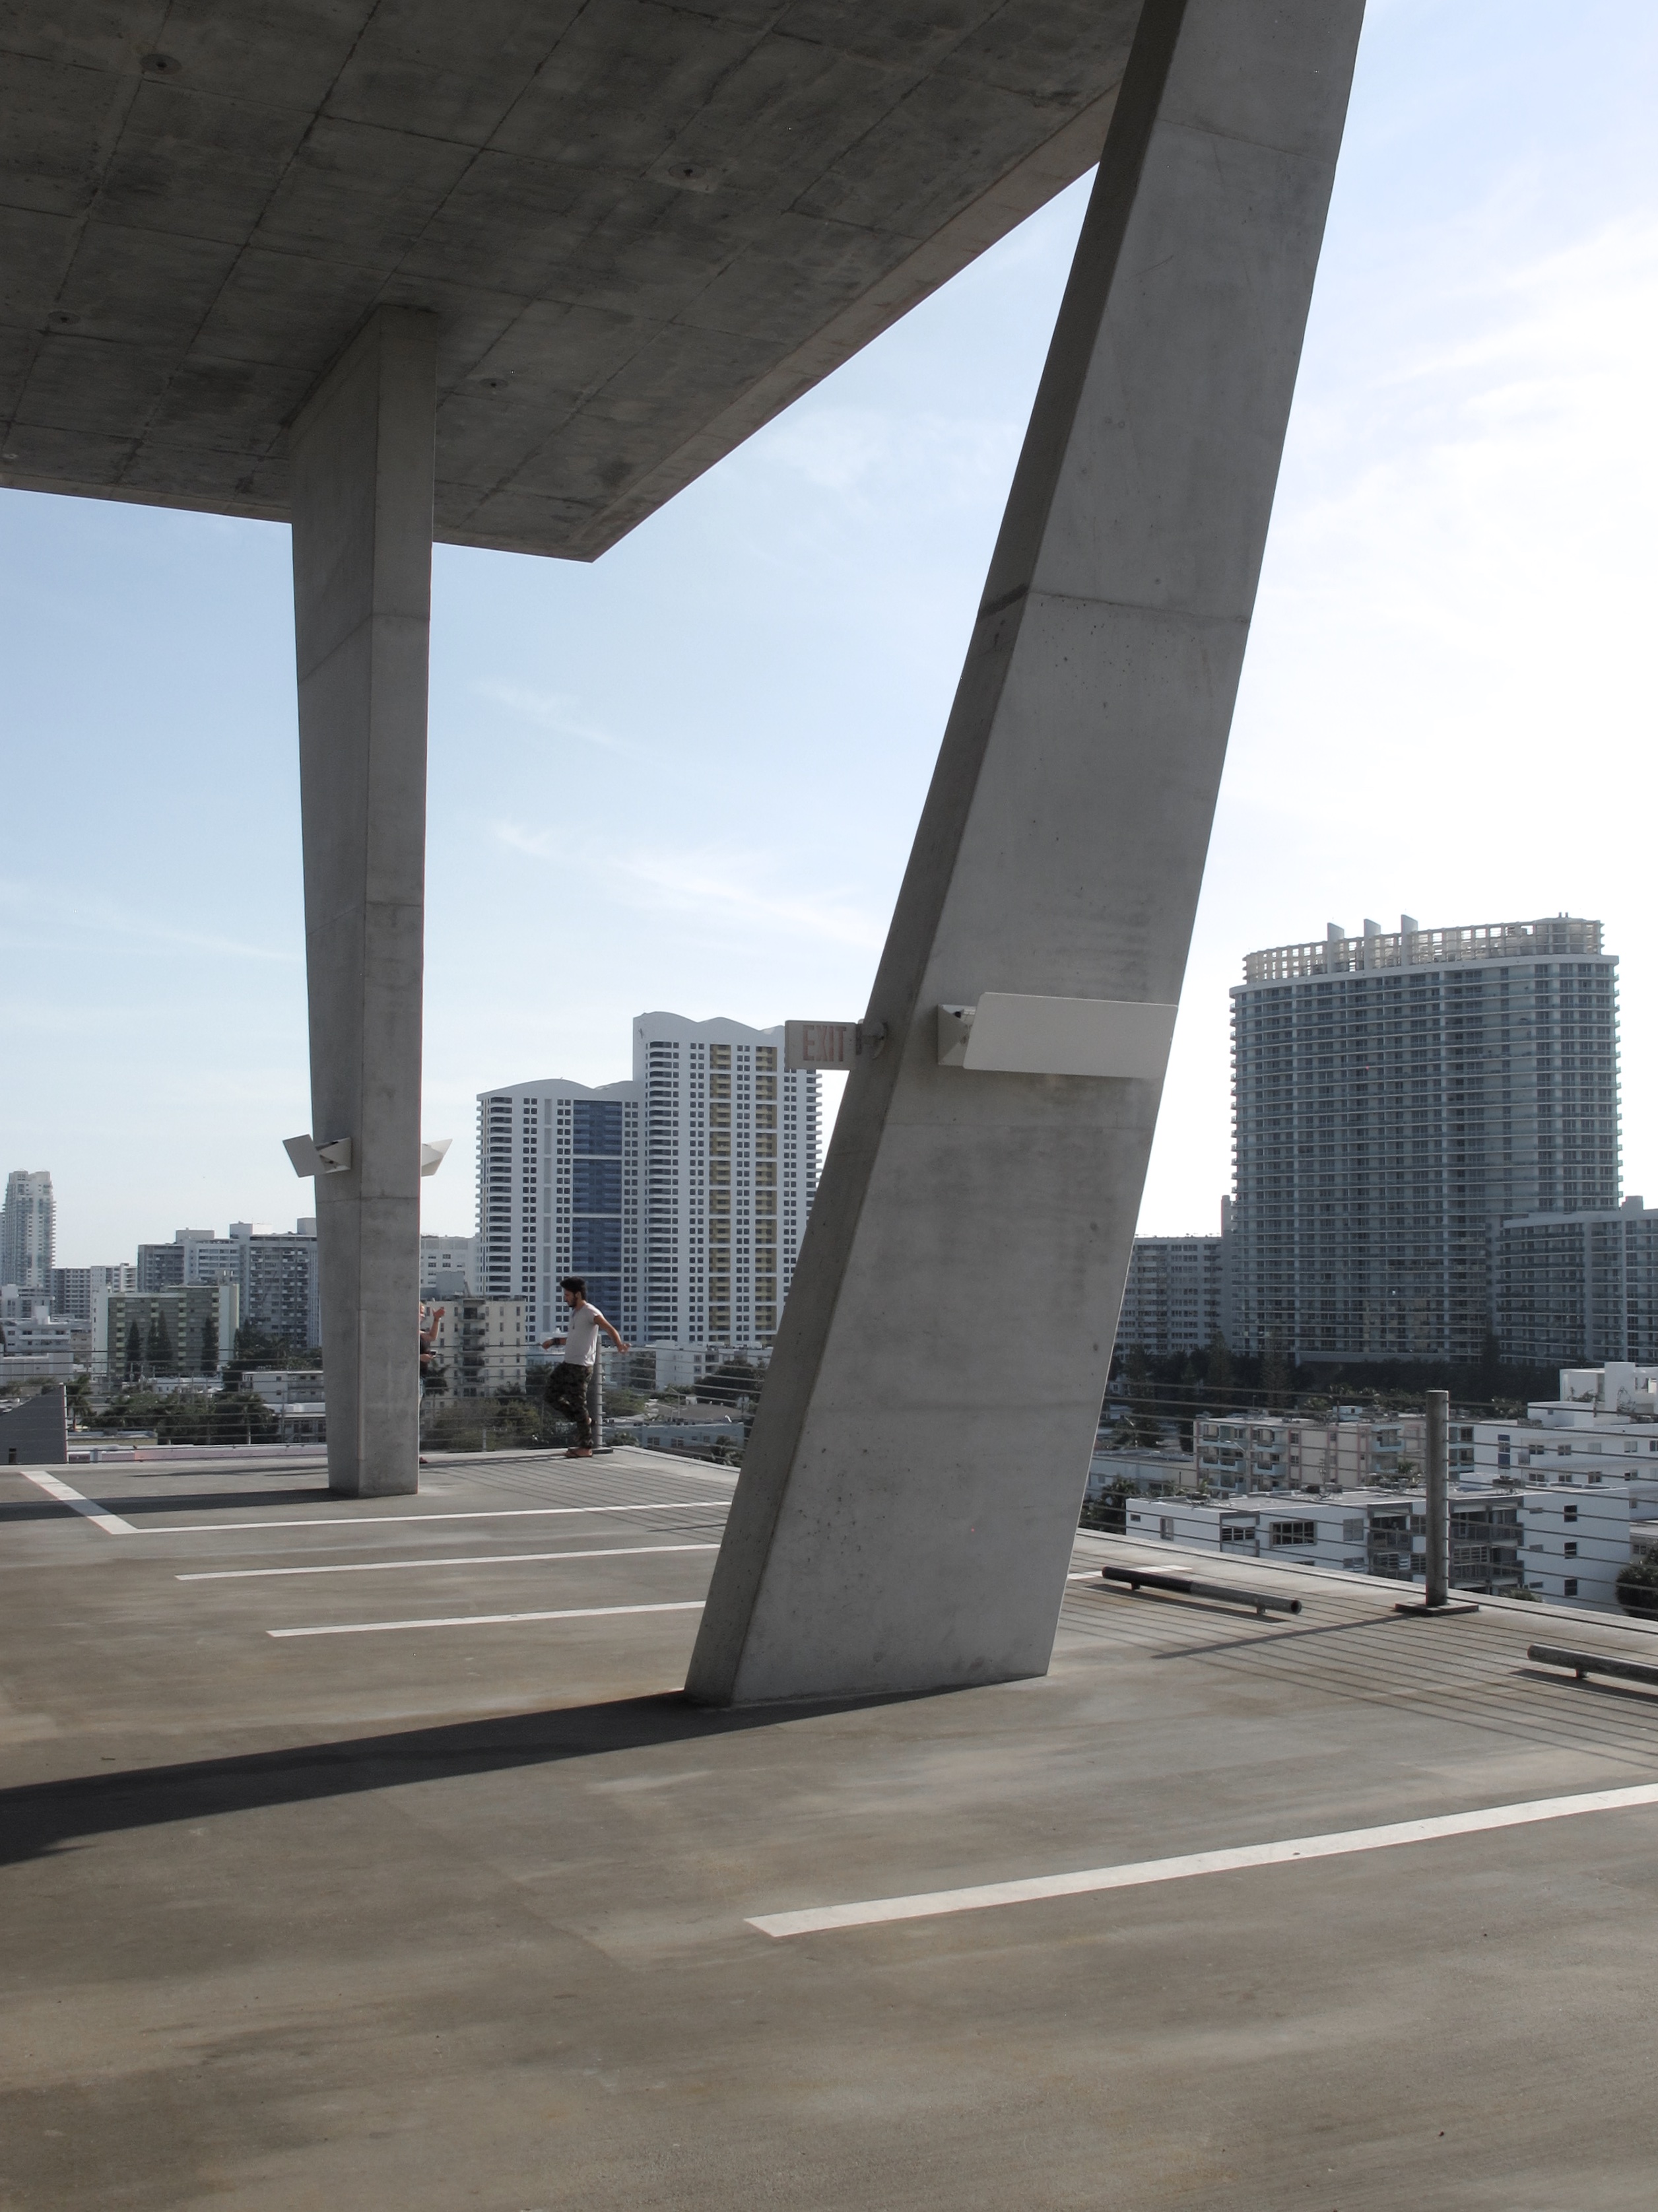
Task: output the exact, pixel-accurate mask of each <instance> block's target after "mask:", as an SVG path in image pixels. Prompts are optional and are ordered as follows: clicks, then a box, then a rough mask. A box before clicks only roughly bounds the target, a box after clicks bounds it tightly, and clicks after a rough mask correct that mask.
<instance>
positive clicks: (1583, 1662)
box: [1526, 1644, 1658, 1686]
mask: <svg viewBox="0 0 1658 2212" xmlns="http://www.w3.org/2000/svg"><path fill="white" fill-rule="evenodd" d="M1526 1656H1527V1659H1534V1660H1536V1661H1537V1662H1539V1664H1540V1665H1541V1666H1544V1667H1570V1668H1571V1670H1572V1672H1573V1674H1576V1677H1577V1679H1578V1680H1579V1681H1580V1682H1582V1681H1586V1680H1588V1677H1589V1676H1590V1675H1591V1674H1615V1675H1616V1676H1617V1677H1618V1679H1619V1681H1623V1682H1650V1683H1652V1684H1654V1685H1655V1686H1658V1667H1643V1666H1642V1665H1641V1663H1640V1662H1639V1661H1638V1660H1635V1659H1607V1658H1606V1657H1603V1656H1602V1655H1601V1654H1600V1652H1598V1651H1566V1650H1562V1649H1561V1647H1560V1646H1559V1645H1558V1644H1527V1646H1526Z"/></svg>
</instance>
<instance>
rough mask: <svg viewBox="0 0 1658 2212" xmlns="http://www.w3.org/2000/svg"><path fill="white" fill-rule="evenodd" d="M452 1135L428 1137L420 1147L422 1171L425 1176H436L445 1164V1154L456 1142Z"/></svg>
mask: <svg viewBox="0 0 1658 2212" xmlns="http://www.w3.org/2000/svg"><path fill="white" fill-rule="evenodd" d="M454 1141H455V1140H454V1139H453V1138H452V1137H428V1138H427V1139H424V1141H423V1142H422V1145H421V1148H420V1171H421V1173H422V1175H423V1176H434V1175H435V1174H436V1173H437V1171H438V1170H439V1169H440V1167H441V1166H442V1165H443V1158H444V1154H445V1153H446V1152H447V1151H448V1149H449V1147H450V1146H451V1145H452V1144H453V1143H454Z"/></svg>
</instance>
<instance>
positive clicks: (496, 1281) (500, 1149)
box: [477, 1078, 641, 1343]
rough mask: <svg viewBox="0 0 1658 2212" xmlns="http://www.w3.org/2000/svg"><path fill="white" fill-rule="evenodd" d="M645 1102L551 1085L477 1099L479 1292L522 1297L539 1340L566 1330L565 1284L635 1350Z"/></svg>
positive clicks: (619, 1089)
mask: <svg viewBox="0 0 1658 2212" xmlns="http://www.w3.org/2000/svg"><path fill="white" fill-rule="evenodd" d="M640 1178H641V1166H640V1094H639V1088H638V1086H637V1085H635V1084H632V1083H611V1084H607V1085H604V1086H603V1087H601V1088H600V1089H598V1090H594V1089H592V1088H590V1087H589V1086H588V1085H586V1084H584V1083H571V1082H568V1081H566V1080H564V1079H562V1078H550V1079H547V1080H546V1081H544V1082H540V1083H517V1084H508V1085H503V1086H502V1087H501V1088H499V1089H496V1090H493V1091H483V1092H482V1093H481V1094H480V1095H479V1098H478V1199H477V1205H478V1214H477V1247H478V1261H477V1275H478V1287H479V1291H480V1292H481V1294H482V1295H483V1296H484V1297H490V1298H521V1299H522V1300H523V1302H524V1310H525V1316H526V1322H527V1328H528V1331H529V1334H530V1336H531V1338H532V1339H534V1340H537V1342H538V1341H539V1340H540V1339H542V1338H543V1337H547V1336H551V1335H554V1334H556V1333H557V1332H558V1331H560V1330H561V1329H562V1327H563V1325H564V1318H565V1316H566V1313H567V1311H568V1309H567V1308H566V1306H565V1304H564V1299H563V1294H562V1291H560V1289H559V1283H560V1280H561V1279H562V1277H564V1276H566V1275H580V1276H581V1277H583V1278H584V1279H585V1280H586V1285H587V1295H588V1297H590V1298H591V1299H592V1303H593V1304H595V1305H596V1306H597V1307H598V1310H599V1311H600V1312H601V1313H602V1314H604V1316H606V1317H607V1319H609V1320H610V1321H611V1322H614V1324H615V1325H616V1328H618V1329H619V1330H620V1331H621V1332H622V1334H623V1336H624V1337H626V1338H627V1339H628V1340H629V1342H630V1343H631V1342H632V1341H633V1340H635V1338H636V1337H637V1336H638V1334H639V1328H640V1302H639V1211H640Z"/></svg>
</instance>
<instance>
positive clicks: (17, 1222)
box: [0, 1168, 58, 1301]
mask: <svg viewBox="0 0 1658 2212" xmlns="http://www.w3.org/2000/svg"><path fill="white" fill-rule="evenodd" d="M57 1237H58V1204H57V1200H55V1199H54V1198H53V1197H52V1177H51V1176H50V1174H49V1173H48V1172H47V1170H46V1169H45V1168H38V1169H33V1170H31V1169H29V1168H14V1169H13V1170H12V1171H11V1173H10V1174H9V1176H7V1177H6V1196H5V1202H4V1204H3V1205H0V1283H15V1284H16V1285H17V1287H18V1289H19V1290H20V1291H39V1294H40V1297H41V1299H42V1301H45V1300H46V1299H47V1298H49V1297H51V1295H52V1263H53V1261H55V1259H56V1257H57V1251H56V1245H57Z"/></svg>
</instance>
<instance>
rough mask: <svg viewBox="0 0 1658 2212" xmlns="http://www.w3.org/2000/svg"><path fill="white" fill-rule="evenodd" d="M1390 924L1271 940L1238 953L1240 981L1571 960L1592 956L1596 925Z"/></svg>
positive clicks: (1569, 921)
mask: <svg viewBox="0 0 1658 2212" xmlns="http://www.w3.org/2000/svg"><path fill="white" fill-rule="evenodd" d="M1401 924H1402V926H1401V927H1400V928H1398V929H1396V930H1391V931H1389V930H1383V929H1382V928H1380V927H1378V926H1377V925H1376V923H1374V922H1366V923H1365V925H1364V932H1363V935H1362V936H1359V937H1349V936H1348V935H1347V934H1346V933H1345V932H1344V931H1343V930H1342V929H1341V927H1340V926H1339V924H1338V923H1336V922H1332V923H1331V924H1330V927H1329V931H1328V933H1327V935H1326V936H1325V937H1323V938H1322V939H1316V940H1315V942H1314V943H1312V944H1310V945H1272V946H1271V947H1270V948H1269V949H1268V950H1266V951H1262V952H1248V953H1246V954H1245V955H1244V959H1243V980H1244V981H1245V982H1246V983H1289V982H1294V981H1297V979H1298V978H1299V977H1302V976H1304V975H1353V974H1360V973H1366V972H1368V971H1370V969H1378V968H1430V967H1448V966H1452V965H1455V964H1457V963H1461V962H1465V961H1470V960H1572V959H1578V958H1582V957H1594V956H1598V955H1599V953H1600V923H1599V922H1598V921H1580V920H1579V919H1578V918H1577V917H1576V915H1564V914H1563V915H1553V916H1552V917H1551V918H1550V919H1548V920H1546V921H1491V922H1477V923H1474V924H1472V925H1471V926H1469V927H1466V928H1461V929H1418V927H1417V926H1416V922H1415V919H1414V917H1413V916H1412V915H1403V916H1402V917H1401Z"/></svg>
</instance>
